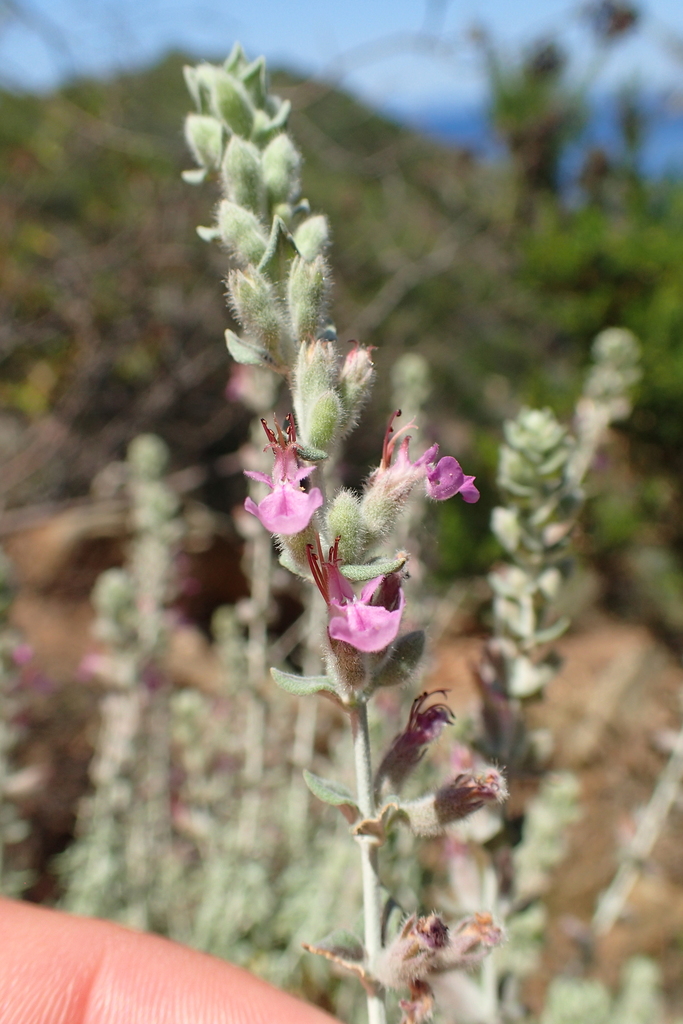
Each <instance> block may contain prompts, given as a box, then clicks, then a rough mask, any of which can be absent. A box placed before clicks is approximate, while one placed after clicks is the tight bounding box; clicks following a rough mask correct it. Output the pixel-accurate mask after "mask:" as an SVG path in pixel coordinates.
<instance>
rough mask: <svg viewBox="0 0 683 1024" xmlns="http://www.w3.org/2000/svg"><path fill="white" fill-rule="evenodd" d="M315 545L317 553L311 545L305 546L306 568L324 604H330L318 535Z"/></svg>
mask: <svg viewBox="0 0 683 1024" xmlns="http://www.w3.org/2000/svg"><path fill="white" fill-rule="evenodd" d="M315 540H316V544H317V547H318V550H317V552H316V551H315V550H314V548H313V545H312V544H307V545H306V558H307V559H308V567H309V569H310V570H311V576H312V577H313V582H314V583H315V585H316V587H317V588H318V590H319V591H320V593H321V594H322V596H323V597H324V599H325V603H326V604H329V603H330V588H329V586H328V583H327V573H326V572H325V558H324V556H323V553H322V548H321V547H320V537H319V535H318V534H316V535H315Z"/></svg>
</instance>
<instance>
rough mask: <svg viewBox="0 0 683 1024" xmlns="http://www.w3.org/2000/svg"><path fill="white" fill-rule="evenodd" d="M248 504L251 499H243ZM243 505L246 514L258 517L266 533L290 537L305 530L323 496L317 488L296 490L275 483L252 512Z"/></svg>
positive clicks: (248, 506) (290, 486)
mask: <svg viewBox="0 0 683 1024" xmlns="http://www.w3.org/2000/svg"><path fill="white" fill-rule="evenodd" d="M249 501H251V499H250V498H247V502H249ZM247 502H245V504H244V507H245V508H246V510H247V512H252V513H253V514H254V515H255V516H258V518H259V519H260V520H261V522H262V523H263V525H264V526H265V528H266V529H267V530H270V532H271V533H282V534H284V535H286V536H290V535H291V534H294V533H301V531H302V530H305V529H306V527H307V526H308V524H309V523H310V521H311V519H312V517H313V513H314V512H315V510H316V509H318V508H320V506H321V505H322V503H323V496H322V493H321V491H320V490H319V488H317V487H313V488H312V489H311V490H310V491H300V490H299V489H298V487H293V486H292V485H291V484H278V485H276V487H275V488H274V489H273V493H272V494H268V495H267V496H266V497H265V498H264V499H263V501H261V502H260V503H259V505H258V506H256V507H255V509H254V508H253V507H251V506H250V505H248V504H247ZM252 505H253V502H252Z"/></svg>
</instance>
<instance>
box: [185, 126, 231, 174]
mask: <svg viewBox="0 0 683 1024" xmlns="http://www.w3.org/2000/svg"><path fill="white" fill-rule="evenodd" d="M185 140H186V142H187V144H188V146H189V147H190V150H191V151H192V156H193V157H194V158H195V160H196V161H197V163H198V164H200V165H201V166H202V167H207V168H213V167H218V165H219V164H220V162H221V154H222V152H223V126H222V124H221V123H220V121H218V120H216V118H215V117H207V116H206V115H204V114H188V115H187V117H186V118H185Z"/></svg>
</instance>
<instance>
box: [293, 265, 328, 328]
mask: <svg viewBox="0 0 683 1024" xmlns="http://www.w3.org/2000/svg"><path fill="white" fill-rule="evenodd" d="M328 285H329V279H328V275H327V267H326V265H325V260H324V259H323V257H322V256H316V258H315V259H314V260H313V262H311V263H307V262H306V260H303V259H302V258H301V257H300V256H295V257H294V259H293V260H292V263H291V267H290V270H289V280H288V282H287V305H288V307H289V317H290V320H291V322H292V330H293V333H294V337H295V338H297V339H298V340H299V341H314V340H315V338H316V337H317V334H318V329H319V328H320V325H321V323H322V321H323V318H324V316H325V312H326V308H327V298H328V293H329V287H328Z"/></svg>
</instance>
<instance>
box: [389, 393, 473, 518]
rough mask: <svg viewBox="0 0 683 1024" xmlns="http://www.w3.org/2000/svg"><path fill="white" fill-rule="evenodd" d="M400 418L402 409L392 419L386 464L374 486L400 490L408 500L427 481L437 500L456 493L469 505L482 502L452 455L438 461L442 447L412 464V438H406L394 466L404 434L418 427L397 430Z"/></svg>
mask: <svg viewBox="0 0 683 1024" xmlns="http://www.w3.org/2000/svg"><path fill="white" fill-rule="evenodd" d="M400 415H401V410H400V409H397V410H396V412H395V413H392V415H391V416H390V417H389V423H388V425H387V431H386V434H385V437H384V447H383V449H382V461H381V462H380V464H379V467H378V468H377V469H376V470H375V472H374V474H373V476H372V477H371V483H376V484H378V485H381V486H383V487H392V488H396V490H397V492H398V494H397V497H403V496H404V494H405V496H406V497H407V494H408V493H410V491H411V490H412V489H413V486H414V485H415V484H416V483H418V481H420V480H422V479H424V480H425V489H426V492H427V496H428V497H430V498H434V499H435V501H445V500H446V498H452V497H453V495H455V494H460V495H461V497H462V498H463V500H464V501H467V502H475V501H479V491H478V490H477V488H476V487H475V486H474V480H475V478H474V477H473V476H466V475H465V474H464V473H463V471H462V469H461V467H460V463H459V462H458V461H457V459H454V458H453V456H452V455H445V456H444V457H443V458H441V459H439V460H438V461H437V456H438V454H439V446H438V444H433V445H432V446H431V447H430V448H428V449H427V451H426V452H424V454H423V455H421V456H420V457H419V458H418V459H416V460H415V462H411V461H410V456H409V454H408V446H409V444H410V437H404V438H403V440H402V441H401V444H400V445H399V449H398V453H397V455H396V458H395V459H394V461H393V463H392V461H391V460H392V456H393V454H394V449H395V447H396V442H397V441H398V439H399V437H400V435H401V434H403V433H405V431H406V430H409V429H410V428H411V427H412V426H414V424H413V423H407V424H406V425H405V427H402V428H401V429H400V430H397V431H394V420H395V419H396V418H397V417H398V416H400Z"/></svg>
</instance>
